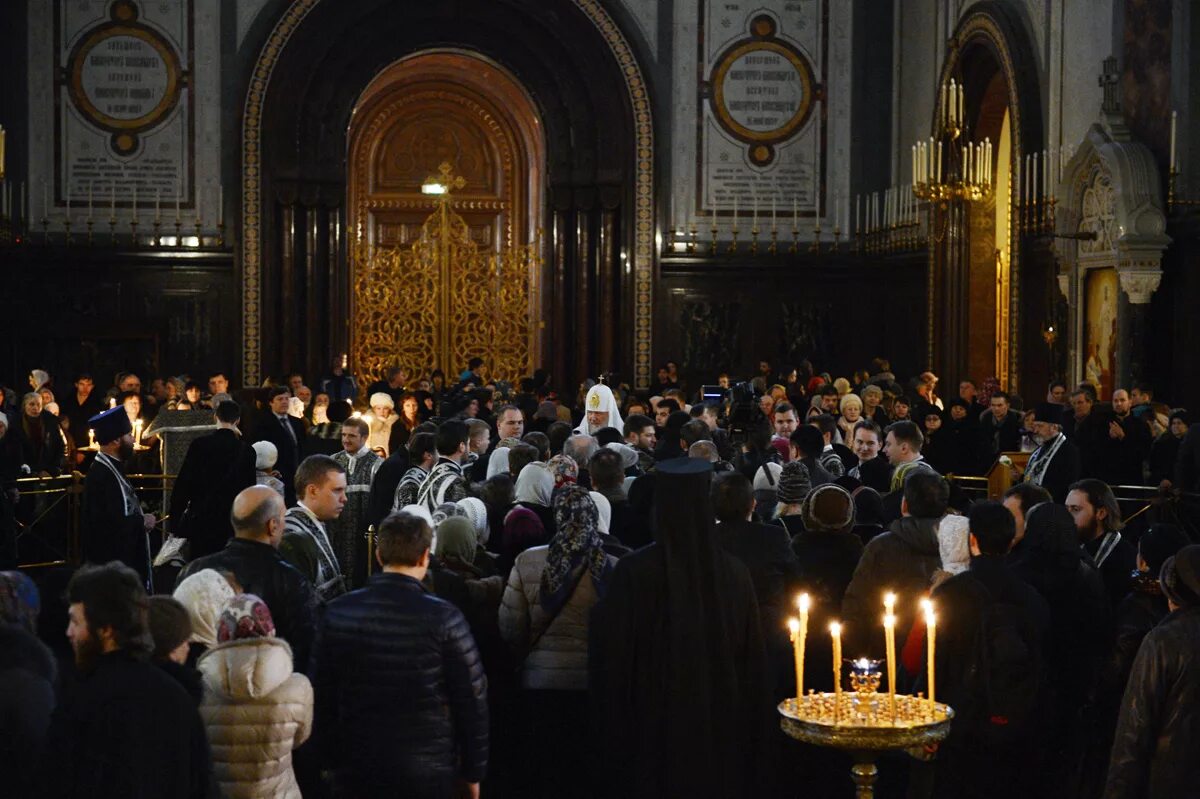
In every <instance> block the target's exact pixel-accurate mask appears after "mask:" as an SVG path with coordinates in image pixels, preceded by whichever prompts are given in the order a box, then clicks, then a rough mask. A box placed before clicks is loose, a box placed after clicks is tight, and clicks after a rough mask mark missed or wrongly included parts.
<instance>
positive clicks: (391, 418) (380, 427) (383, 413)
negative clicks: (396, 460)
mask: <svg viewBox="0 0 1200 799" xmlns="http://www.w3.org/2000/svg"><path fill="white" fill-rule="evenodd" d="M399 418H400V417H398V416H397V415H396V401H395V400H394V399H392V395H391V394H387V393H385V392H383V391H376V392H375V393H374V394H372V395H371V421H370V426H371V432H370V433H369V434H368V435H367V446H368V447H370V448H371V449H373V450H376V451H378V452H382V453H383V457H385V458H386V457H387V456H388V454H389V453H390V452H391V450H390V449H389V448H388V446H389V444H390V443H391V437H392V427H393V426H395V424H396V420H397V419H399Z"/></svg>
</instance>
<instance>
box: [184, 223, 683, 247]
mask: <svg viewBox="0 0 1200 799" xmlns="http://www.w3.org/2000/svg"><path fill="white" fill-rule="evenodd" d="M196 227H197V229H198V228H199V227H200V223H199V222H197V223H196ZM686 249H687V251H688V254H691V253H694V252H695V251H696V220H695V219H693V220H691V223H690V224H689V225H688V243H687V248H686Z"/></svg>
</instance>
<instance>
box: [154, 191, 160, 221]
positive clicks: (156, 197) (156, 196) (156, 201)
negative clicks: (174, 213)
mask: <svg viewBox="0 0 1200 799" xmlns="http://www.w3.org/2000/svg"><path fill="white" fill-rule="evenodd" d="M161 195H162V189H159V188H157V187H155V189H154V221H155V222H159V221H161V220H162V212H161V209H160V208H159V205H160V202H159V201H160V200H161V199H162V196H161Z"/></svg>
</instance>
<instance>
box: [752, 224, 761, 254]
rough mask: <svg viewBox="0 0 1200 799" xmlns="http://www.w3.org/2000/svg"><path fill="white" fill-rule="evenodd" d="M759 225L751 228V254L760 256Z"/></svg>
mask: <svg viewBox="0 0 1200 799" xmlns="http://www.w3.org/2000/svg"><path fill="white" fill-rule="evenodd" d="M758 233H759V230H758V225H753V226H751V228H750V254H751V255H758Z"/></svg>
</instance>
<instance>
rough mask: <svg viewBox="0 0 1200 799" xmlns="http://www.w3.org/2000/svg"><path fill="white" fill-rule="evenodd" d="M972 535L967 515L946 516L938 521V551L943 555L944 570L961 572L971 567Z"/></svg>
mask: <svg viewBox="0 0 1200 799" xmlns="http://www.w3.org/2000/svg"><path fill="white" fill-rule="evenodd" d="M970 535H971V533H970V523H969V522H968V521H967V517H966V516H944V517H943V518H942V520H941V521H940V522H939V523H938V528H937V538H938V553H939V554H940V555H941V557H942V569H943V570H945V571H948V572H950V573H951V574H960V573H962V572H965V571H966V570H967V569H968V568H969V567H970V565H971V544H970Z"/></svg>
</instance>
